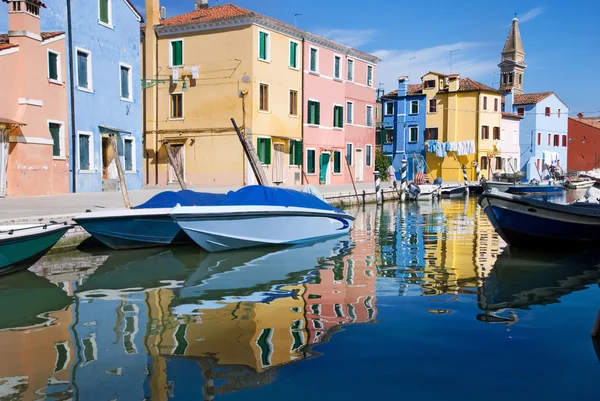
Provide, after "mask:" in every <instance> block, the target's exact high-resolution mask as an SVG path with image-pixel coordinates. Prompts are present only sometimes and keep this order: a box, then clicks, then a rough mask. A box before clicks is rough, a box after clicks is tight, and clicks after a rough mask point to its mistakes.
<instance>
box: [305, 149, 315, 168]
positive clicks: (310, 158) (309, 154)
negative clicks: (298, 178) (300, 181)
mask: <svg viewBox="0 0 600 401" xmlns="http://www.w3.org/2000/svg"><path fill="white" fill-rule="evenodd" d="M315 154H316V152H315V150H314V149H307V150H306V174H315V171H316V166H315Z"/></svg>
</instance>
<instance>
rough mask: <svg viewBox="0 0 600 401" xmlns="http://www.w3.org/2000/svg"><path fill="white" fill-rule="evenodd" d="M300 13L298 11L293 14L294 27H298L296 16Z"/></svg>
mask: <svg viewBox="0 0 600 401" xmlns="http://www.w3.org/2000/svg"><path fill="white" fill-rule="evenodd" d="M301 15H302V14H300V13H296V14H294V28H298V21H297V20H296V17H299V16H301Z"/></svg>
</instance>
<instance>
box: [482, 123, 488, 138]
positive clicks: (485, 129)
mask: <svg viewBox="0 0 600 401" xmlns="http://www.w3.org/2000/svg"><path fill="white" fill-rule="evenodd" d="M481 139H490V127H488V126H487V125H483V126H481Z"/></svg>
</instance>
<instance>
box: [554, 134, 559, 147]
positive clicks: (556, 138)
mask: <svg viewBox="0 0 600 401" xmlns="http://www.w3.org/2000/svg"><path fill="white" fill-rule="evenodd" d="M554 146H560V136H559V135H557V134H554Z"/></svg>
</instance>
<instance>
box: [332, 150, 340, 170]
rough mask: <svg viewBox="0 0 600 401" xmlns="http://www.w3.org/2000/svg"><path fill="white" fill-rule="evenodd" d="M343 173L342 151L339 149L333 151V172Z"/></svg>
mask: <svg viewBox="0 0 600 401" xmlns="http://www.w3.org/2000/svg"><path fill="white" fill-rule="evenodd" d="M341 173H342V152H341V151H339V150H334V151H333V174H341Z"/></svg>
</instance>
